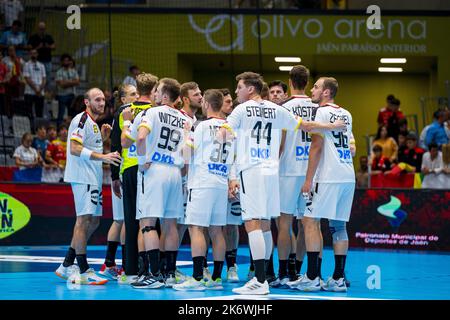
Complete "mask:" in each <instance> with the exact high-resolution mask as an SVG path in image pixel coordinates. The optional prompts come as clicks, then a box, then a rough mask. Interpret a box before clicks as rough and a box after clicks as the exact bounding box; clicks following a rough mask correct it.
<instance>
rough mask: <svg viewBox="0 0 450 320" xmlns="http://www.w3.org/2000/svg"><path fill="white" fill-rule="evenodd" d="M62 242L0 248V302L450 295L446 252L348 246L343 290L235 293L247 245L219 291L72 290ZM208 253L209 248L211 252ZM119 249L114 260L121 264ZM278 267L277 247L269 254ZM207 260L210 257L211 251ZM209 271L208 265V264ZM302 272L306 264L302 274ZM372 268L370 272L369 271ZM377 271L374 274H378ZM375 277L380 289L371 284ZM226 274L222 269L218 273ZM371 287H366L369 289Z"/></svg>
mask: <svg viewBox="0 0 450 320" xmlns="http://www.w3.org/2000/svg"><path fill="white" fill-rule="evenodd" d="M66 250H67V247H66V246H42V247H0V292H1V293H2V299H5V300H18V299H20V300H178V299H223V300H235V299H236V300H238V299H264V300H267V299H285V300H296V299H298V300H321V299H323V300H341V299H344V300H348V299H402V300H409V299H426V300H427V299H445V300H448V299H450V290H449V288H450V268H449V266H450V254H439V253H429V252H417V251H414V252H407V251H392V250H367V249H366V250H355V249H353V250H351V251H350V253H349V256H348V259H347V267H346V274H347V277H348V279H349V280H350V281H351V287H350V288H349V290H348V292H347V293H344V294H343V293H329V292H316V293H304V292H300V291H294V290H288V289H271V294H270V295H268V296H263V297H261V296H260V297H255V296H239V295H234V294H233V292H232V291H231V289H232V288H234V287H237V286H242V285H243V284H244V280H245V279H246V276H247V272H248V267H249V251H248V247H240V248H239V250H238V257H237V262H238V265H239V276H240V278H241V280H242V281H241V283H239V284H227V283H226V282H225V283H224V290H221V291H203V292H179V291H175V290H173V289H168V288H166V289H153V290H152V289H149V290H136V289H133V288H132V287H131V286H129V285H120V284H118V283H117V282H109V283H107V284H106V285H104V286H81V288H80V289H79V290H71V289H69V288H68V286H67V283H66V282H65V281H63V280H61V279H59V278H58V277H57V276H56V275H55V274H54V270H56V268H57V267H58V266H59V264H60V263H61V262H62V260H63V257H64V255H65V252H66ZM210 251H211V250H210ZM104 254H105V247H103V246H90V247H89V249H88V257H89V258H90V264H91V267H94V268H95V270H97V271H98V270H99V268H100V266H101V264H102V263H103V258H104ZM120 254H121V253H120V250H119V252H118V257H117V259H118V260H117V262H118V264H120ZM274 259H275V268H277V267H278V266H277V264H278V263H277V262H276V261H277V257H276V251H275V253H274ZM178 260H179V261H178V263H179V268H180V270H182V272H184V273H186V274H189V275H191V274H192V262H191V255H190V249H189V248H188V247H182V248H181V250H180V253H179V255H178ZM209 261H212V255H211V252H210V254H209ZM333 268H334V256H333V252H332V250H331V249H325V250H324V258H323V265H322V274H323V276H324V277H325V278H327V277H328V276H330V275H331V273H332V272H333ZM210 270H211V271H212V266H210ZM275 270H276V269H275ZM305 270H306V263H305V264H304V265H303V267H302V272H305ZM374 270H375V273H374ZM377 271H379V273H377ZM377 274H378V275H379V279H378V280H379V282H378V284H379V285H380V288H379V289H377V288H373V287H374V286H375V287H376V284H377V279H375V278H374V277H376V276H377ZM222 275H223V277H225V267H224V272H223V274H222ZM368 282H369V285H370V284H371V285H370V286H369V287H372V289H369V287H368Z"/></svg>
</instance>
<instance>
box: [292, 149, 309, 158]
mask: <svg viewBox="0 0 450 320" xmlns="http://www.w3.org/2000/svg"><path fill="white" fill-rule="evenodd" d="M295 155H296V156H297V158H296V159H297V160H308V158H309V146H305V147H302V146H297V147H296V148H295Z"/></svg>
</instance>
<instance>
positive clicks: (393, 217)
mask: <svg viewBox="0 0 450 320" xmlns="http://www.w3.org/2000/svg"><path fill="white" fill-rule="evenodd" d="M401 205H402V202H401V201H400V199H398V198H396V197H394V196H391V200H390V201H389V202H388V203H386V204H383V205H381V206H379V207H378V208H377V211H378V213H379V214H381V215H383V216H385V217H387V218H388V221H389V224H390V225H391V226H392V227H393V228H398V227H400V225H401V224H402V222H403V221H405V219H406V217H407V215H408V214H407V213H406V212H405V211H403V210H399V209H400V207H401Z"/></svg>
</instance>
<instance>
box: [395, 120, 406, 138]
mask: <svg viewBox="0 0 450 320" xmlns="http://www.w3.org/2000/svg"><path fill="white" fill-rule="evenodd" d="M398 134H399V135H400V134H403V135H404V136H405V137H406V136H407V135H408V134H409V130H408V120H406V118H401V119H399V120H398ZM394 139H396V141H397V142H398V135H397V136H395V137H394Z"/></svg>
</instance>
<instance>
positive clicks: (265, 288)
mask: <svg viewBox="0 0 450 320" xmlns="http://www.w3.org/2000/svg"><path fill="white" fill-rule="evenodd" d="M233 292H234V293H237V294H248V295H265V294H269V293H270V291H269V284H268V283H267V281H264V283H260V282H258V280H257V279H256V277H254V278H252V279H251V280H250V281H248V282H247V283H246V284H245V285H244V286H243V287H240V288H234V289H233Z"/></svg>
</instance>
